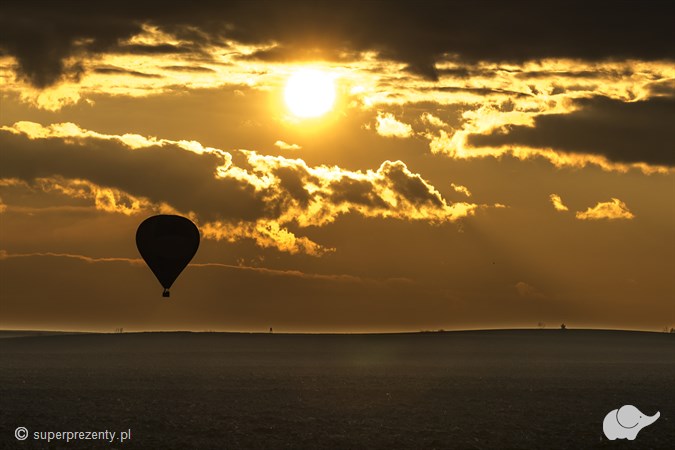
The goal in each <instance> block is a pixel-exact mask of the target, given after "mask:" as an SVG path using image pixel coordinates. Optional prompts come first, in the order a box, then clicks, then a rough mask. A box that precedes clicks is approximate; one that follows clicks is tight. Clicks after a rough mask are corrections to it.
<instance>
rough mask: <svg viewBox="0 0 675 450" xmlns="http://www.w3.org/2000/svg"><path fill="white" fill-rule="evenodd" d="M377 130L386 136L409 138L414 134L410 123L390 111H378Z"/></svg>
mask: <svg viewBox="0 0 675 450" xmlns="http://www.w3.org/2000/svg"><path fill="white" fill-rule="evenodd" d="M376 121H377V124H376V125H375V131H377V134H379V135H380V136H384V137H396V138H407V137H410V136H412V135H413V130H412V127H411V126H410V125H408V124H407V123H403V122H401V121H399V120H397V119H396V117H394V115H393V114H390V113H382V112H378V113H377V118H376Z"/></svg>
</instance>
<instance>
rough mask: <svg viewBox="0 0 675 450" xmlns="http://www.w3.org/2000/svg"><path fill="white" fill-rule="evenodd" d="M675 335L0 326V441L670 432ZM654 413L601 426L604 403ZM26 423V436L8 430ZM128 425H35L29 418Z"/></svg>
mask: <svg viewBox="0 0 675 450" xmlns="http://www.w3.org/2000/svg"><path fill="white" fill-rule="evenodd" d="M674 386H675V335H668V334H664V333H640V332H618V331H583V330H568V331H565V332H561V331H559V330H522V331H519V330H513V331H465V332H447V333H420V334H392V335H283V334H275V335H267V334H220V333H143V334H110V335H97V334H91V335H82V334H80V335H53V336H40V335H38V336H27V337H8V338H5V339H0V419H1V420H0V424H1V428H0V448H12V449H21V448H107V449H111V448H130V449H131V448H148V449H164V448H195V449H211V448H213V449H234V448H253V449H280V448H289V449H303V448H307V449H315V448H331V449H332V448H335V449H354V448H382V449H385V448H386V449H398V448H410V449H425V448H459V449H472V448H473V449H501V448H542V449H544V448H545V449H555V448H585V449H587V448H652V449H655V448H664V449H665V448H673V443H674V442H675V388H674ZM624 404H634V405H635V406H637V407H638V408H640V409H641V410H642V411H643V412H645V413H647V414H650V415H651V414H654V413H655V412H656V411H657V410H658V411H661V418H660V419H659V420H658V421H657V422H656V423H654V424H653V425H652V426H650V427H647V428H645V429H644V430H642V431H641V432H640V434H639V435H638V438H637V440H636V441H634V442H629V441H614V442H610V441H607V440H606V439H605V437H604V435H603V433H602V421H603V418H604V416H605V414H607V413H608V412H609V411H610V410H612V409H614V408H618V407H620V406H622V405H624ZM18 426H25V427H26V428H28V430H29V432H30V435H29V436H30V437H29V438H28V440H26V441H23V442H19V441H17V440H16V439H15V438H14V430H15V428H16V427H18ZM106 429H107V430H110V431H116V432H117V436H119V432H120V431H122V430H128V429H131V430H132V438H131V440H129V441H127V442H125V443H124V444H120V443H119V442H115V443H113V444H109V443H106V442H102V441H82V442H79V443H78V442H71V443H69V444H66V443H64V442H56V443H55V442H52V443H51V444H49V445H48V444H46V443H45V442H39V441H34V440H33V439H32V433H33V432H34V431H91V430H96V431H98V430H101V431H104V430H106Z"/></svg>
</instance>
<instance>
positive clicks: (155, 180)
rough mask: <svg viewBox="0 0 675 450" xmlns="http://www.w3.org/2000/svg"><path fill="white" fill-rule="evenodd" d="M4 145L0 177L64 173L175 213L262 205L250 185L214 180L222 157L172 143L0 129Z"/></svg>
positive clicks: (232, 213) (255, 209)
mask: <svg viewBox="0 0 675 450" xmlns="http://www.w3.org/2000/svg"><path fill="white" fill-rule="evenodd" d="M0 147H2V149H3V155H2V167H1V168H0V178H18V179H21V180H25V181H28V182H31V181H33V180H35V179H37V178H49V177H55V176H58V177H63V178H65V179H77V180H88V181H91V182H92V183H95V184H96V185H98V186H101V187H108V188H115V189H120V190H122V191H123V192H125V193H128V194H130V195H132V196H135V197H144V198H147V199H149V200H150V201H152V202H155V203H161V202H167V203H169V204H170V205H171V206H173V207H175V208H176V209H178V210H179V211H182V212H188V211H194V212H196V213H198V214H199V215H200V217H201V218H203V219H205V220H218V219H220V220H222V219H231V220H255V219H257V218H260V217H265V216H266V215H267V214H268V213H267V207H266V205H265V202H264V200H263V199H262V198H261V196H260V195H259V194H257V193H256V192H255V189H254V188H253V186H251V185H249V184H248V183H246V182H243V181H238V180H235V179H232V178H227V179H225V178H222V179H217V178H215V172H216V168H217V167H218V166H220V165H222V164H223V159H222V158H221V157H219V156H217V155H214V154H203V155H199V154H196V153H192V152H189V151H186V150H183V149H181V148H179V147H177V146H174V145H163V146H161V147H160V146H153V147H145V148H138V149H135V150H130V149H128V148H127V147H126V146H124V145H123V144H121V143H120V142H119V141H115V140H101V139H92V138H88V139H87V138H85V139H78V140H76V141H73V139H61V138H47V139H35V140H31V139H28V138H26V137H25V136H22V135H15V134H12V133H9V132H6V131H0Z"/></svg>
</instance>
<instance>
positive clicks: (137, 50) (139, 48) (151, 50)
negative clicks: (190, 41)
mask: <svg viewBox="0 0 675 450" xmlns="http://www.w3.org/2000/svg"><path fill="white" fill-rule="evenodd" d="M114 51H115V52H116V53H128V54H132V55H171V54H178V53H191V52H193V51H195V48H194V47H192V46H182V45H172V44H158V45H150V44H129V45H119V46H117V47H115V48H114Z"/></svg>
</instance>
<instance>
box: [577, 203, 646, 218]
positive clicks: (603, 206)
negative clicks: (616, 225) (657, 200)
mask: <svg viewBox="0 0 675 450" xmlns="http://www.w3.org/2000/svg"><path fill="white" fill-rule="evenodd" d="M576 217H577V219H580V220H601V219H607V220H618V219H626V220H630V219H633V218H635V215H634V214H633V213H632V212H630V211H629V210H628V207H627V206H626V204H625V203H624V202H622V201H621V200H619V199H618V198H612V199H611V200H610V201H608V202H599V203H598V204H597V205H595V206H594V207H592V208H588V209H587V210H586V211H583V212H581V211H578V212H577V214H576Z"/></svg>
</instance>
